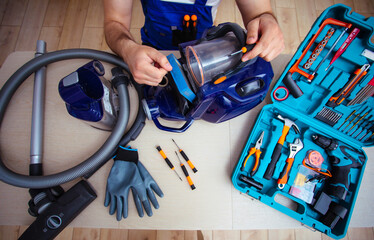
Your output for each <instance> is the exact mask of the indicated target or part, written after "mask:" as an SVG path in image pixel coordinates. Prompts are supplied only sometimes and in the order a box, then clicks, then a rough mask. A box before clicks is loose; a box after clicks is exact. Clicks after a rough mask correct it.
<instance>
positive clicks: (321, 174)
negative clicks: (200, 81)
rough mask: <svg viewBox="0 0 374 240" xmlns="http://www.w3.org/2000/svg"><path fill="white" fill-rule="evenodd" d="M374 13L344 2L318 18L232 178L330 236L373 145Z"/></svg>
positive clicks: (343, 223)
mask: <svg viewBox="0 0 374 240" xmlns="http://www.w3.org/2000/svg"><path fill="white" fill-rule="evenodd" d="M373 28H374V17H369V18H365V17H364V16H362V15H359V14H357V13H355V12H352V11H351V8H350V7H348V6H345V5H343V4H337V5H333V6H331V7H330V8H328V9H326V10H325V11H324V12H323V13H322V14H321V15H320V16H319V18H318V19H317V20H316V22H315V23H314V25H313V26H312V28H311V30H310V31H309V33H308V35H307V36H306V38H305V39H304V41H303V42H302V43H301V44H300V46H299V48H298V49H297V51H296V53H295V55H294V56H293V57H292V59H291V60H290V62H289V63H288V65H287V67H286V69H285V70H284V72H283V73H282V74H281V76H280V78H279V80H278V82H277V83H276V84H275V87H274V89H273V91H272V100H273V103H272V104H270V105H266V106H265V107H264V108H263V109H262V110H261V112H260V113H259V115H258V118H257V120H256V123H255V125H254V127H253V129H252V131H251V133H250V136H249V138H248V140H247V142H246V143H245V146H244V148H243V150H242V152H241V154H240V157H239V160H238V163H237V165H236V167H235V168H234V171H233V174H232V182H233V184H234V186H235V188H236V189H238V190H239V191H240V192H243V193H245V194H248V195H249V196H251V197H252V198H254V199H257V200H259V201H261V202H263V203H264V204H267V205H269V206H270V207H273V208H275V209H277V210H279V211H281V212H283V213H285V214H287V215H289V216H290V217H292V218H294V219H296V220H298V221H300V222H301V223H302V224H304V225H306V226H309V227H310V228H312V229H315V230H318V231H320V232H322V233H325V234H326V235H328V236H330V237H332V238H336V239H339V238H342V237H344V236H345V234H346V232H347V229H348V225H349V222H350V218H351V216H352V213H353V209H354V205H355V201H356V198H357V195H358V191H359V188H360V183H361V180H362V177H363V174H364V170H365V166H366V160H367V156H366V154H365V152H364V151H363V149H362V147H367V146H372V145H373V143H374V137H373V131H374V126H373V125H374V123H373V119H374V117H373V115H374V110H373V108H374V97H373V96H372V95H373V93H374V80H373V77H374V67H372V65H373V64H374V56H373V55H374V54H373V52H374V44H373V43H372V42H371V39H372V38H373V33H374V30H373Z"/></svg>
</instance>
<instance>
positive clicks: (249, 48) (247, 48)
mask: <svg viewBox="0 0 374 240" xmlns="http://www.w3.org/2000/svg"><path fill="white" fill-rule="evenodd" d="M254 46H255V45H254V44H248V45H245V46H244V47H242V48H241V49H240V50H239V51H236V52H233V53H231V54H230V55H229V56H230V57H231V56H234V55H236V54H239V53H243V54H244V53H246V52H248V51H251V50H252V49H253V47H254Z"/></svg>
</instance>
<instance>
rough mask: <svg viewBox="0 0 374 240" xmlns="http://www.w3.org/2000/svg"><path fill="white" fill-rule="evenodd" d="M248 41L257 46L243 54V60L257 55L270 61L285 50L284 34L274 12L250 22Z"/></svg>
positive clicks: (248, 25)
mask: <svg viewBox="0 0 374 240" xmlns="http://www.w3.org/2000/svg"><path fill="white" fill-rule="evenodd" d="M246 43H247V44H253V43H256V46H255V47H254V48H253V49H252V50H251V51H249V52H248V53H246V54H244V55H243V57H242V61H243V62H245V61H247V60H249V59H252V58H254V57H256V56H260V57H261V58H263V59H264V60H266V61H268V62H269V61H271V60H273V59H274V58H275V57H277V56H278V55H279V54H280V53H281V52H282V51H283V50H284V40H283V34H282V31H281V29H280V27H279V25H278V23H277V20H276V19H275V18H274V16H273V15H272V14H270V13H264V14H262V15H260V16H259V17H256V18H254V19H253V20H251V21H250V22H248V24H247V41H246Z"/></svg>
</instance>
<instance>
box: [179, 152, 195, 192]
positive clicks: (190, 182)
mask: <svg viewBox="0 0 374 240" xmlns="http://www.w3.org/2000/svg"><path fill="white" fill-rule="evenodd" d="M175 155H177V158H178V160H179V162H180V164H181V168H182V170H183V172H184V175H185V176H186V178H187V182H188V184H189V185H190V187H191V189H192V190H194V189H195V188H196V187H195V185H194V184H193V182H192V180H191V177H190V175H189V174H188V172H187V169H186V167H185V166H184V164H183V163H182V161H181V160H180V158H179V156H178V153H177V152H175Z"/></svg>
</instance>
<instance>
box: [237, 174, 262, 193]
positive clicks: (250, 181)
mask: <svg viewBox="0 0 374 240" xmlns="http://www.w3.org/2000/svg"><path fill="white" fill-rule="evenodd" d="M239 180H240V181H242V182H244V183H246V184H248V185H249V186H250V187H254V188H257V189H258V190H260V191H261V190H262V188H263V187H264V185H263V184H262V183H259V182H257V181H255V180H254V179H253V178H250V177H247V176H245V175H243V174H241V175H240V176H239Z"/></svg>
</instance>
